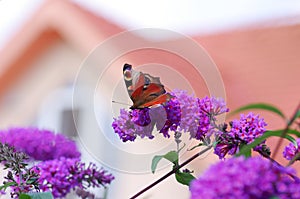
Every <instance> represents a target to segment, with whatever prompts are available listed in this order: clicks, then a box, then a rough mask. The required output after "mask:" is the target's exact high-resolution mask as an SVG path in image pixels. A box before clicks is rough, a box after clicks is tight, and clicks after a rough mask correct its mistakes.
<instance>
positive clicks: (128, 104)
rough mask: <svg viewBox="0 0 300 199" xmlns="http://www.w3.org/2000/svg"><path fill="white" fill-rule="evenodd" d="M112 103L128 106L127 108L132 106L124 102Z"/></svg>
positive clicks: (113, 101)
mask: <svg viewBox="0 0 300 199" xmlns="http://www.w3.org/2000/svg"><path fill="white" fill-rule="evenodd" d="M111 102H112V103H116V104H122V105H126V106H131V105H130V104H126V103H123V102H117V101H115V100H112V101H111Z"/></svg>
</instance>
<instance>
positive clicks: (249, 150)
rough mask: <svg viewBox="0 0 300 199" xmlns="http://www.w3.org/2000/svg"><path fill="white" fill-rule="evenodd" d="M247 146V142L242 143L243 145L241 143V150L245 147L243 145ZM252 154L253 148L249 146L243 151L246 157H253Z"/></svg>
mask: <svg viewBox="0 0 300 199" xmlns="http://www.w3.org/2000/svg"><path fill="white" fill-rule="evenodd" d="M245 146H246V144H242V145H240V147H239V148H240V151H241V149H242V148H243V147H245ZM251 154H252V150H251V148H249V149H248V150H243V153H242V154H241V155H243V156H245V157H247V158H248V157H251Z"/></svg>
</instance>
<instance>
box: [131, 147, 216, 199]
mask: <svg viewBox="0 0 300 199" xmlns="http://www.w3.org/2000/svg"><path fill="white" fill-rule="evenodd" d="M211 148H212V145H209V146H207V148H205V149H203V150H202V151H200V152H199V153H196V154H195V155H193V156H192V157H190V158H189V159H187V160H186V161H185V162H183V163H182V164H180V165H178V166H176V167H174V168H173V169H172V170H171V171H170V172H168V173H166V174H165V175H164V176H162V177H161V178H159V179H158V180H156V181H155V182H153V183H152V184H150V185H149V186H147V187H145V188H144V189H142V190H141V191H139V192H138V193H136V194H135V195H134V196H132V197H131V198H130V199H134V198H137V197H138V196H140V195H141V194H143V193H144V192H146V191H148V190H149V189H151V188H152V187H154V186H155V185H157V184H158V183H160V182H161V181H163V180H165V179H166V178H168V177H169V176H171V175H172V174H174V173H176V172H177V171H178V170H179V169H180V168H182V167H184V166H185V165H187V164H188V163H190V162H191V161H193V160H194V159H196V158H197V157H199V156H200V155H202V154H204V153H205V152H207V151H209V150H210V149H211Z"/></svg>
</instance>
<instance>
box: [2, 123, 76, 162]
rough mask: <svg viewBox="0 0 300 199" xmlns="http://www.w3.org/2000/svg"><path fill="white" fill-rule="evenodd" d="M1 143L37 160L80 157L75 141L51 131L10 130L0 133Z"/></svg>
mask: <svg viewBox="0 0 300 199" xmlns="http://www.w3.org/2000/svg"><path fill="white" fill-rule="evenodd" d="M0 141H1V142H2V143H7V144H9V145H11V146H14V147H15V148H16V149H17V150H21V151H23V152H25V153H26V154H27V155H29V156H30V157H32V158H33V159H35V160H52V159H57V158H60V157H67V158H78V157H80V152H79V151H78V149H77V146H76V144H75V142H74V141H72V140H70V139H68V138H66V137H65V136H64V135H62V134H54V133H53V132H52V131H49V130H40V129H38V128H10V129H8V130H2V131H0Z"/></svg>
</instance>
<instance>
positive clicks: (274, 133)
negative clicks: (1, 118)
mask: <svg viewBox="0 0 300 199" xmlns="http://www.w3.org/2000/svg"><path fill="white" fill-rule="evenodd" d="M283 131H284V130H276V131H266V132H265V133H264V134H263V135H262V136H260V137H258V138H256V139H255V140H254V141H253V142H251V143H250V144H247V145H245V146H244V147H243V148H242V149H241V150H240V152H239V153H238V154H236V156H241V155H244V154H247V153H248V151H249V150H251V149H253V148H254V147H256V146H257V145H259V144H260V143H261V142H263V141H264V140H265V139H267V138H269V137H272V136H275V137H282V132H283ZM288 132H289V130H288ZM283 138H285V139H287V140H289V141H290V142H292V143H294V144H297V142H296V140H295V139H294V138H293V137H292V136H290V135H288V134H286V135H285V136H284V137H283Z"/></svg>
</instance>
